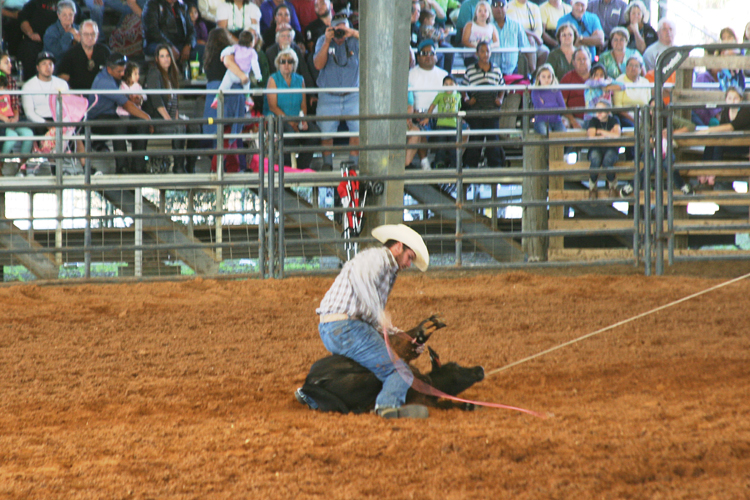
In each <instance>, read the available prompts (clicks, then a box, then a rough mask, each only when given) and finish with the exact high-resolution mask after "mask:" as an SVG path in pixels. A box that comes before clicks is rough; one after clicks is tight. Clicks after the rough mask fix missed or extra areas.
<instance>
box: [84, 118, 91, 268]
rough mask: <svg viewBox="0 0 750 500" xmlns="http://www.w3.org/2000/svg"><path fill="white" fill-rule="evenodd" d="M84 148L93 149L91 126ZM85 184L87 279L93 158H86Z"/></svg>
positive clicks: (89, 257)
mask: <svg viewBox="0 0 750 500" xmlns="http://www.w3.org/2000/svg"><path fill="white" fill-rule="evenodd" d="M84 136H85V140H84V150H85V151H86V152H87V153H88V152H89V151H91V127H89V126H88V125H86V126H85V127H84ZM84 184H85V185H86V229H85V233H84V235H83V246H84V247H85V248H86V250H85V251H84V253H83V263H84V264H83V265H84V276H85V277H86V279H89V278H91V158H86V167H85V169H84Z"/></svg>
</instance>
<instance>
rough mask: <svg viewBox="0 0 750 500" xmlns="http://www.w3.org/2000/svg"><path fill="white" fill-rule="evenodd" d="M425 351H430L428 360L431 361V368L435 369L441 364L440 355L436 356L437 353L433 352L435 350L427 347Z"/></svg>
mask: <svg viewBox="0 0 750 500" xmlns="http://www.w3.org/2000/svg"><path fill="white" fill-rule="evenodd" d="M427 351H428V352H429V353H430V361H431V362H432V370H433V371H434V370H437V369H439V368H440V367H441V366H443V365H442V364H441V363H440V356H438V353H436V352H435V350H434V349H433V348H432V347H429V346H428V347H427Z"/></svg>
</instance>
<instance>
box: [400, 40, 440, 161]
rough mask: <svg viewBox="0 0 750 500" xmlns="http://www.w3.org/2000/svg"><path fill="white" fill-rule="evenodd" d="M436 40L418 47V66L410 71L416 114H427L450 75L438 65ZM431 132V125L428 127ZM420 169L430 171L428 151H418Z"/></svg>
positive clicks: (421, 43) (428, 41) (425, 41)
mask: <svg viewBox="0 0 750 500" xmlns="http://www.w3.org/2000/svg"><path fill="white" fill-rule="evenodd" d="M436 62H437V59H436V57H435V40H433V39H432V38H426V39H424V40H422V41H421V42H419V45H418V46H417V65H416V66H414V67H413V68H412V69H410V70H409V90H411V91H412V92H413V93H414V112H415V113H425V112H426V111H427V110H428V109H429V108H430V105H431V104H432V101H434V100H435V97H436V96H437V95H438V92H439V91H438V90H422V89H436V88H438V87H442V86H443V78H445V76H446V75H447V74H448V73H447V72H446V71H445V70H444V69H443V68H440V67H439V66H437V65H436ZM426 127H427V130H430V129H431V127H430V126H429V125H427V126H426ZM418 153H419V158H420V160H419V161H420V167H421V168H422V170H430V168H431V165H430V159H429V157H428V156H427V150H426V149H420V150H419V151H418Z"/></svg>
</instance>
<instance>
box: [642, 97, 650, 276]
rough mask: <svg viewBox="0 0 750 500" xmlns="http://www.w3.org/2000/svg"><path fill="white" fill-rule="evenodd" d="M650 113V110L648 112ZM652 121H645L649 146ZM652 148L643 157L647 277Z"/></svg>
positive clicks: (647, 265)
mask: <svg viewBox="0 0 750 500" xmlns="http://www.w3.org/2000/svg"><path fill="white" fill-rule="evenodd" d="M646 112H647V113H648V110H646ZM650 125H651V120H649V119H648V114H647V115H646V116H645V119H644V120H643V141H644V142H643V143H644V144H649V141H650V139H651V127H650ZM651 157H652V155H651V148H646V151H645V154H644V155H643V210H644V213H643V216H644V217H643V218H644V224H645V230H644V232H643V235H644V243H643V255H644V259H645V261H646V262H645V264H646V269H645V274H646V276H651Z"/></svg>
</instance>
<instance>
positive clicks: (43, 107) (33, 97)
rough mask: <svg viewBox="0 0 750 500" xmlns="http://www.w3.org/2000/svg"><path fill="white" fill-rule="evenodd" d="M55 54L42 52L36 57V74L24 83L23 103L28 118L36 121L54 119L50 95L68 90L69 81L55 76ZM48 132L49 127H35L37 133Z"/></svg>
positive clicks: (41, 121) (43, 121)
mask: <svg viewBox="0 0 750 500" xmlns="http://www.w3.org/2000/svg"><path fill="white" fill-rule="evenodd" d="M54 71H55V56H53V55H52V53H51V52H44V51H42V52H40V53H39V54H38V55H37V57H36V72H37V74H36V76H35V77H34V78H31V79H30V80H27V81H26V83H24V84H23V95H22V96H21V104H22V105H23V112H24V113H25V114H26V118H28V119H29V120H30V121H32V122H35V123H45V122H51V121H54V120H53V119H52V110H51V109H50V107H49V96H50V95H51V94H57V92H58V91H60V90H68V82H66V81H65V80H63V79H62V78H58V77H56V76H53V74H52V73H54ZM46 132H47V127H46V126H45V127H34V134H35V135H42V134H44V133H46Z"/></svg>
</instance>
